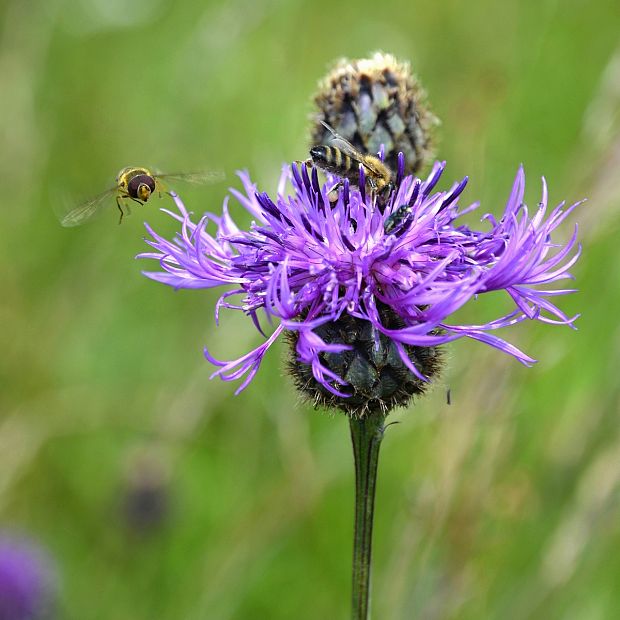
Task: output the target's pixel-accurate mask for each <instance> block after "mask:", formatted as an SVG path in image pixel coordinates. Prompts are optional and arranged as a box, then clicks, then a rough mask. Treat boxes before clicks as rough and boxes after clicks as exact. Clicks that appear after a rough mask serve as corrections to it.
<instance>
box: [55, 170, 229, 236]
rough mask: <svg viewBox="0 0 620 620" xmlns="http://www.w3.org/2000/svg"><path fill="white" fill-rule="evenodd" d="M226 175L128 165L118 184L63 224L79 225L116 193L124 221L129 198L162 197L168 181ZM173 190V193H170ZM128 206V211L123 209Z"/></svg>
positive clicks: (208, 180)
mask: <svg viewBox="0 0 620 620" xmlns="http://www.w3.org/2000/svg"><path fill="white" fill-rule="evenodd" d="M223 178H224V175H223V174H222V173H221V172H217V171H211V172H195V173H178V174H155V173H153V172H151V171H150V170H148V169H147V168H139V167H134V166H127V167H126V168H123V169H122V170H121V171H120V172H119V173H118V174H117V175H116V183H115V185H114V187H111V188H109V189H107V190H106V191H105V192H102V193H101V194H99V195H98V196H95V197H94V198H91V199H90V200H87V201H86V202H83V203H82V204H81V205H79V206H77V207H75V209H72V210H71V211H69V213H67V214H66V215H65V216H64V217H63V218H62V219H61V221H60V223H61V224H62V225H63V226H67V227H69V226H78V225H79V224H82V223H83V222H85V221H86V220H87V219H88V218H90V217H91V216H92V215H94V214H95V212H96V211H98V210H99V208H100V207H102V206H103V205H105V203H106V200H107V199H108V198H111V197H112V196H113V195H114V194H116V206H117V207H118V210H119V211H120V213H121V215H120V218H119V220H118V223H119V224H120V223H121V222H122V221H123V216H124V215H125V211H126V212H127V213H129V205H128V204H127V200H133V201H134V202H137V203H138V204H140V205H143V204H144V203H145V202H147V201H148V199H149V198H150V197H151V195H152V194H153V193H155V192H157V193H158V194H159V195H160V196H161V194H162V193H163V192H167V191H168V190H167V186H166V185H165V183H164V180H165V181H166V182H167V181H185V182H187V183H211V182H215V181H220V180H222V179H223ZM168 193H170V192H168ZM123 208H124V210H123Z"/></svg>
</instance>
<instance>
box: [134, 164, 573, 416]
mask: <svg viewBox="0 0 620 620" xmlns="http://www.w3.org/2000/svg"><path fill="white" fill-rule="evenodd" d="M443 170H444V164H443V163H436V164H435V165H434V167H433V169H432V171H431V173H430V175H429V176H428V178H427V179H426V180H424V181H422V180H420V179H418V178H415V177H413V176H405V175H404V171H405V162H404V157H403V156H402V154H401V155H400V156H399V159H398V173H397V175H396V179H395V181H396V182H395V186H394V189H393V190H392V191H391V192H390V194H389V196H388V197H387V199H386V200H385V202H382V204H381V207H382V208H379V207H378V204H377V197H376V196H374V195H373V193H372V192H370V191H368V190H366V189H365V188H366V183H365V179H364V171H363V167H361V169H360V180H359V185H358V187H354V186H352V185H349V183H348V181H347V180H344V181H341V180H340V179H338V178H334V177H328V179H327V182H326V183H324V184H321V183H320V182H319V177H318V174H317V171H316V169H310V171H308V169H307V168H306V167H305V166H302V167H301V168H298V167H297V166H296V165H293V166H291V167H288V166H287V167H285V168H284V170H283V174H282V177H281V180H280V183H279V186H278V191H277V195H276V196H275V198H274V199H272V198H271V197H270V196H269V195H268V194H267V193H264V192H261V191H259V190H258V189H257V188H256V186H255V185H254V184H253V183H252V182H251V180H250V178H249V175H248V174H247V173H240V175H239V176H240V178H241V181H242V183H243V187H244V192H239V191H237V190H231V192H232V194H233V196H234V197H235V198H236V199H237V200H238V201H239V203H240V204H241V205H242V206H243V207H244V208H245V209H247V211H248V212H249V213H250V214H251V215H252V217H253V218H254V221H253V222H252V224H251V226H250V227H249V230H242V229H240V228H239V227H238V226H237V225H236V224H235V222H234V221H233V219H232V218H231V216H230V213H229V210H228V199H227V200H226V201H225V202H224V206H223V212H222V215H221V216H218V215H214V214H212V213H206V214H205V215H204V216H203V217H202V218H201V219H200V220H199V221H197V222H194V221H193V220H192V216H191V214H190V213H188V211H187V210H186V209H185V207H184V205H183V203H182V202H181V200H180V199H179V197H178V196H174V199H175V202H176V206H177V208H178V213H176V212H175V213H173V212H168V213H170V215H172V216H173V217H174V218H176V219H177V220H178V221H179V222H180V225H181V230H180V232H179V233H178V234H177V236H176V237H175V238H174V239H173V240H168V239H165V238H163V237H162V236H160V235H158V234H157V233H156V232H155V231H154V230H153V229H152V228H151V227H149V226H148V225H147V230H148V232H149V234H150V236H151V238H150V239H147V242H148V243H149V245H151V246H152V248H153V250H154V251H152V252H148V253H144V254H141V255H140V257H141V258H151V259H157V260H158V261H159V264H160V266H161V270H160V271H154V272H145V275H146V276H148V277H149V278H152V279H153V280H157V281H159V282H162V283H164V284H168V285H170V286H172V287H174V288H176V289H180V288H214V287H220V286H223V287H226V288H227V290H226V291H225V292H223V294H222V295H221V297H220V299H219V301H218V303H217V305H216V308H215V319H216V322H217V320H218V316H219V312H220V309H221V308H228V309H233V310H239V311H241V312H243V313H245V314H246V315H247V316H248V317H250V318H251V319H252V321H253V323H254V325H255V326H256V328H257V329H258V331H259V332H260V333H261V334H262V335H264V337H265V340H264V342H262V343H261V344H260V345H259V346H258V347H256V348H255V349H254V350H252V351H250V352H249V353H247V354H246V355H243V356H242V357H240V358H239V359H236V360H233V361H228V362H223V361H219V360H217V359H216V358H215V357H213V355H212V354H211V353H210V352H209V351H207V350H205V356H206V358H207V359H208V360H209V361H210V362H211V363H213V364H215V365H216V366H218V370H217V371H216V372H215V373H214V375H213V376H219V377H221V378H222V379H224V380H226V381H235V380H241V385H240V386H239V388H238V390H237V392H239V391H241V390H242V389H244V388H245V387H247V386H248V384H249V383H250V382H251V381H252V379H253V377H254V376H255V375H256V373H257V371H258V369H259V367H260V364H261V362H262V360H263V358H264V356H265V354H266V352H267V350H268V349H269V348H270V347H271V345H272V344H273V343H274V342H275V341H276V340H277V339H278V337H279V336H280V335H282V334H283V333H285V332H286V333H288V334H289V341H290V343H291V345H292V347H293V349H294V353H293V359H292V360H291V364H290V367H291V369H292V371H293V374H294V375H295V379H296V383H297V386H298V387H299V388H301V390H302V391H303V392H305V393H306V394H307V395H309V396H310V397H311V398H313V399H314V400H315V403H316V404H322V405H327V406H335V407H339V408H341V409H342V410H344V411H345V412H346V413H347V414H349V415H351V416H363V415H365V414H366V413H368V412H372V411H381V412H383V413H385V412H387V411H389V409H391V408H392V407H394V406H396V405H404V404H406V403H407V402H408V400H409V398H410V397H411V396H412V395H414V394H417V393H420V392H422V391H423V390H424V387H425V385H426V384H427V383H428V382H429V379H430V378H431V376H432V375H433V374H434V373H435V372H436V370H437V369H438V367H439V353H438V350H437V347H438V346H439V345H442V344H445V343H447V342H450V341H453V340H456V339H457V338H462V337H468V338H471V339H474V340H479V341H481V342H483V343H486V344H488V345H490V346H492V347H495V348H497V349H499V350H501V351H503V352H505V353H508V354H509V355H512V356H513V357H515V358H516V359H517V360H518V361H520V362H521V363H523V364H525V365H530V364H531V363H533V362H535V360H534V359H532V358H531V357H529V356H528V355H526V354H525V353H523V352H522V351H520V350H519V349H518V348H516V347H515V346H513V345H511V344H509V343H508V342H507V341H505V340H503V339H502V338H500V337H498V336H497V335H496V334H495V332H496V330H498V329H500V328H503V327H509V326H512V325H515V324H517V323H520V322H522V321H524V320H526V319H530V320H538V321H543V322H546V323H555V324H562V325H569V326H572V325H573V322H574V320H575V319H576V318H577V317H576V316H575V317H568V316H566V315H565V314H564V313H563V312H562V311H561V310H560V309H559V308H558V307H557V306H556V305H555V304H554V303H553V299H554V298H555V297H556V296H560V295H564V294H567V293H570V292H573V290H572V289H565V288H564V289H554V288H549V285H551V284H552V283H555V282H557V281H560V280H564V279H568V278H570V277H571V276H570V274H569V269H570V267H571V266H572V265H573V264H574V263H575V261H576V260H577V258H578V255H579V248H578V246H577V241H576V235H577V230H576V228H575V231H574V234H573V235H572V237H571V238H570V240H569V241H568V243H566V244H565V245H561V244H560V245H559V244H558V243H557V242H555V241H552V239H551V234H552V233H553V231H554V230H555V229H556V228H557V227H558V226H559V225H560V224H561V223H562V222H563V221H564V219H565V218H566V217H567V216H568V214H569V213H570V212H571V211H572V210H573V209H574V208H575V206H577V205H576V204H575V205H572V206H571V207H569V208H566V209H565V208H564V203H561V204H560V205H558V206H557V207H555V208H554V209H552V210H551V211H550V213H548V208H547V187H546V184H545V181H544V179H543V190H542V198H541V201H540V203H539V205H538V208H537V209H536V210H535V212H534V213H533V214H532V215H530V213H529V211H528V208H527V207H526V205H525V204H524V203H523V194H524V187H525V175H524V172H523V169H522V168H520V169H519V171H518V173H517V176H516V179H515V182H514V186H513V188H512V192H511V194H510V196H509V198H508V201H507V204H506V208H505V211H504V214H503V215H502V217H501V218H500V219H499V220H497V219H495V217H493V216H492V215H485V216H484V217H483V218H482V219H483V220H486V223H485V226H484V228H485V229H484V230H473V229H471V228H469V227H468V226H467V225H465V224H461V223H460V218H461V216H463V215H464V214H465V213H468V212H469V211H471V210H472V209H474V208H475V207H476V206H477V205H475V204H474V205H472V206H470V207H468V208H465V209H462V210H461V209H460V208H459V206H458V203H459V196H460V194H461V193H462V192H463V190H464V189H465V186H466V183H467V178H465V179H463V180H462V181H460V182H457V183H454V184H453V186H452V187H451V188H450V189H449V190H447V191H434V188H435V186H436V184H437V182H438V181H439V178H440V176H441V174H442V172H443ZM287 184H290V186H291V187H290V189H289V190H288V191H287V189H286V188H287ZM336 196H337V198H336ZM577 204H579V203H577ZM383 207H384V208H383ZM497 290H504V291H505V292H506V293H507V294H508V296H509V298H510V299H511V300H512V302H513V303H514V309H513V310H512V311H511V312H509V313H507V314H506V315H504V316H500V317H498V318H496V319H495V320H492V321H489V322H485V323H481V324H478V325H462V324H455V323H454V322H451V321H450V315H452V314H453V313H454V312H455V311H456V310H458V309H459V308H461V307H462V306H463V305H465V304H466V303H467V302H468V301H470V300H472V299H473V298H475V297H476V296H477V295H479V294H481V293H487V292H490V291H497ZM261 314H262V316H261ZM261 319H267V321H268V322H270V323H273V322H275V321H277V323H278V324H277V326H276V327H275V329H274V331H273V332H272V333H271V334H270V335H269V336H267V335H265V331H264V321H261Z"/></svg>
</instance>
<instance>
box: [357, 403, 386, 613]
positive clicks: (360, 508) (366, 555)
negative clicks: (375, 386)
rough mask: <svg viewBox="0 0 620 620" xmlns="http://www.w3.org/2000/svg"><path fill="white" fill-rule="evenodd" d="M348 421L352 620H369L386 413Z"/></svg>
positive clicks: (371, 414) (372, 414)
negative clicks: (352, 485) (352, 473)
mask: <svg viewBox="0 0 620 620" xmlns="http://www.w3.org/2000/svg"><path fill="white" fill-rule="evenodd" d="M349 421H350V426H351V441H352V442H353V457H354V459H355V535H354V539H353V598H352V603H353V610H352V613H351V618H352V620H368V619H369V618H370V568H371V547H372V523H373V513H374V505H375V486H376V481H377V465H378V464H379V448H380V447H381V440H382V439H383V431H384V428H385V427H384V422H385V416H384V415H383V414H380V413H370V414H368V415H366V416H365V417H363V418H350V420H349Z"/></svg>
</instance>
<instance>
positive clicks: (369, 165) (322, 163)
mask: <svg viewBox="0 0 620 620" xmlns="http://www.w3.org/2000/svg"><path fill="white" fill-rule="evenodd" d="M321 125H323V127H325V129H327V131H329V133H331V135H332V138H331V141H330V144H319V145H316V146H313V147H312V148H311V149H310V158H311V159H310V160H309V163H313V164H314V165H315V166H317V167H318V168H321V170H325V171H326V172H331V173H333V174H335V175H337V176H339V177H343V178H346V179H349V181H350V182H351V183H352V184H354V185H357V184H358V183H359V167H360V165H361V166H363V168H364V174H365V176H366V182H367V183H368V185H369V186H370V188H371V189H372V190H373V191H375V192H377V193H380V192H383V191H389V189H391V188H392V187H393V181H392V178H393V176H394V174H393V172H392V170H390V168H389V167H388V166H386V165H385V163H383V162H382V161H381V159H379V157H377V156H376V155H369V154H368V153H361V152H360V151H358V150H357V149H356V148H355V147H354V146H353V145H352V144H351V143H350V142H349V141H348V140H346V139H345V138H343V137H342V136H341V135H340V134H339V133H337V132H336V130H335V129H333V127H330V126H329V125H328V124H327V123H325V122H324V121H321Z"/></svg>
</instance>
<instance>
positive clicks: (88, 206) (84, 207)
mask: <svg viewBox="0 0 620 620" xmlns="http://www.w3.org/2000/svg"><path fill="white" fill-rule="evenodd" d="M116 189H117V188H116V187H111V188H110V189H107V190H106V191H105V192H102V193H101V194H99V195H98V196H95V197H94V198H91V199H90V200H87V201H86V202H83V203H82V204H81V205H79V206H77V207H75V209H72V210H71V211H69V213H67V214H66V215H65V216H64V217H63V218H62V219H61V220H60V224H61V226H65V227H67V228H70V227H71V226H79V225H80V224H82V223H83V222H85V221H86V220H87V219H88V218H90V217H91V216H92V215H94V213H95V212H96V211H97V210H98V209H99V207H100V206H101V205H102V204H103V202H104V201H105V199H106V198H109V197H110V196H112V194H113V193H114V192H115V191H116Z"/></svg>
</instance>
